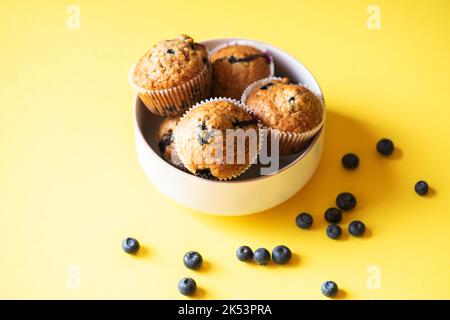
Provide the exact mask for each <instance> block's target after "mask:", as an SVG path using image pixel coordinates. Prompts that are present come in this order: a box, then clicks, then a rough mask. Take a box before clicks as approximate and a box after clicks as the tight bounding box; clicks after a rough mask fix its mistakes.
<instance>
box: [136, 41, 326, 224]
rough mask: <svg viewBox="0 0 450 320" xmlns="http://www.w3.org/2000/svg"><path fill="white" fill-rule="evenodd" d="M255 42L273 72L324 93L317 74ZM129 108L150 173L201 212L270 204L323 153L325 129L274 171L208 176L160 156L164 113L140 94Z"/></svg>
mask: <svg viewBox="0 0 450 320" xmlns="http://www.w3.org/2000/svg"><path fill="white" fill-rule="evenodd" d="M239 40H243V39H214V40H207V41H203V42H202V43H203V44H204V45H205V46H206V47H207V48H208V50H211V49H213V48H214V47H217V46H219V45H222V44H224V43H225V42H229V41H239ZM247 41H248V40H247ZM255 43H257V44H258V45H259V46H262V47H265V48H267V50H268V51H269V53H270V54H271V55H272V57H273V58H274V62H275V74H276V75H277V76H287V77H289V78H290V79H292V80H293V81H296V82H299V83H301V84H304V85H306V86H307V87H308V88H309V89H310V90H311V91H313V92H314V93H315V94H316V95H317V96H318V97H320V98H322V99H323V94H322V91H321V89H320V87H319V85H318V83H317V81H316V79H315V78H314V77H313V75H312V74H311V73H310V72H309V71H308V70H307V69H306V68H305V66H303V65H302V64H301V63H300V62H299V61H298V60H296V59H295V58H294V57H292V56H291V55H289V54H288V53H286V52H284V51H282V50H280V49H278V48H275V47H273V46H271V45H268V44H265V43H261V42H255ZM133 110H134V118H133V119H134V133H135V134H134V136H135V142H136V149H137V155H138V158H139V162H140V164H141V166H142V169H143V170H144V172H145V174H146V175H147V177H148V179H149V180H150V181H151V182H152V183H153V184H154V185H155V186H156V187H157V188H158V189H159V190H160V191H161V192H162V193H163V194H165V195H166V196H167V197H169V198H170V199H172V200H174V201H176V202H178V203H179V204H181V205H183V206H186V207H189V208H191V209H194V210H197V211H200V212H205V213H210V214H217V215H228V216H233V215H244V214H250V213H254V212H259V211H263V210H267V209H270V208H272V207H274V206H276V205H278V204H280V203H282V202H284V201H286V200H287V199H289V198H290V197H292V196H293V195H294V194H296V193H297V192H298V191H299V190H300V189H301V188H302V187H303V186H304V185H305V184H306V183H307V182H308V180H309V179H310V178H311V176H312V175H313V174H314V172H315V170H316V168H317V166H318V164H319V161H320V158H321V155H322V148H323V141H324V132H323V131H324V130H323V129H322V130H321V131H319V133H318V134H317V135H316V136H315V137H314V139H313V140H312V141H311V143H310V145H309V146H308V147H307V148H306V149H305V150H304V151H302V152H301V153H299V154H297V155H293V156H289V157H282V158H281V159H280V169H279V170H278V171H277V172H276V173H274V174H272V175H269V176H262V175H260V172H259V168H258V166H253V167H252V168H251V169H250V170H248V171H247V172H245V173H244V174H243V175H242V176H240V177H239V178H238V179H237V180H232V181H227V182H218V181H210V180H206V179H202V178H199V177H196V176H194V175H191V174H188V173H185V172H183V171H181V170H178V169H176V168H174V167H173V166H171V165H169V164H168V163H167V162H165V161H164V160H163V159H162V158H161V157H160V156H159V150H158V143H157V141H156V139H155V136H156V130H157V129H158V125H159V123H160V121H161V119H162V118H161V117H159V116H157V115H154V114H152V113H151V112H150V111H148V110H147V108H146V107H145V106H144V104H143V103H142V102H141V100H140V99H139V98H138V97H136V98H135V106H134V109H133Z"/></svg>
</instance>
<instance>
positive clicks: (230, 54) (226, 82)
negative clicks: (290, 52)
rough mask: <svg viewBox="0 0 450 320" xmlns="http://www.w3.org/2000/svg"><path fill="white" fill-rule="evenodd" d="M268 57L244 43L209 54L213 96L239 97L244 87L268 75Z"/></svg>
mask: <svg viewBox="0 0 450 320" xmlns="http://www.w3.org/2000/svg"><path fill="white" fill-rule="evenodd" d="M270 59H271V58H270V57H269V56H268V55H266V54H265V53H263V52H262V51H260V50H258V49H256V48H254V47H251V46H246V45H231V46H227V47H225V48H222V49H219V50H217V51H216V52H214V53H213V54H212V55H211V64H212V67H213V83H214V89H213V96H215V97H229V98H233V99H239V98H240V97H241V94H242V92H243V91H244V90H245V88H246V87H247V86H248V85H250V84H251V83H253V82H255V81H256V80H259V79H263V78H266V77H268V76H269V75H270V63H271V61H270Z"/></svg>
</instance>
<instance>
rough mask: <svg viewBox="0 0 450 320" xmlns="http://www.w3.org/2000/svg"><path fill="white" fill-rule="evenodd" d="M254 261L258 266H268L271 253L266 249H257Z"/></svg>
mask: <svg viewBox="0 0 450 320" xmlns="http://www.w3.org/2000/svg"><path fill="white" fill-rule="evenodd" d="M253 259H254V260H255V262H256V263H257V264H260V265H266V264H267V263H269V261H270V252H269V251H267V249H265V248H259V249H256V251H255V253H254V255H253Z"/></svg>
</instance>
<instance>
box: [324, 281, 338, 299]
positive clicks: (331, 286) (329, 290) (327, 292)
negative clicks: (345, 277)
mask: <svg viewBox="0 0 450 320" xmlns="http://www.w3.org/2000/svg"><path fill="white" fill-rule="evenodd" d="M320 290H321V291H322V293H323V295H324V296H325V297H329V298H331V297H334V296H335V295H337V293H338V291H339V289H338V286H337V284H336V282H334V281H325V282H324V283H323V284H322V287H321V288H320Z"/></svg>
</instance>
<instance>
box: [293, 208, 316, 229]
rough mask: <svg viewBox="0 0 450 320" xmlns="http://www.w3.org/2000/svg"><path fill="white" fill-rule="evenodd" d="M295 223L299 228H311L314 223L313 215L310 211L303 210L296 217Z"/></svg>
mask: <svg viewBox="0 0 450 320" xmlns="http://www.w3.org/2000/svg"><path fill="white" fill-rule="evenodd" d="M295 223H296V224H297V226H298V227H299V228H302V229H309V228H311V226H312V224H313V217H312V216H311V215H310V214H309V213H306V212H303V213H300V214H299V215H298V216H297V217H296V218H295Z"/></svg>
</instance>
